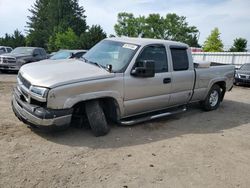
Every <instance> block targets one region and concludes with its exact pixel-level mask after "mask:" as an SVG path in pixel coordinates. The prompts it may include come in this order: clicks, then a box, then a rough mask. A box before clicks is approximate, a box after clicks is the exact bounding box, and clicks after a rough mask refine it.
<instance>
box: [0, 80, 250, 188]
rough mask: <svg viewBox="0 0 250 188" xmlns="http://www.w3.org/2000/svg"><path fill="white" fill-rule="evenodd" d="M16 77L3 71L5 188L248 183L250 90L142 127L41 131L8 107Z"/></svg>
mask: <svg viewBox="0 0 250 188" xmlns="http://www.w3.org/2000/svg"><path fill="white" fill-rule="evenodd" d="M14 77H15V75H8V76H7V77H6V75H0V187H115V188H116V187H129V188H130V187H199V188H200V187H227V188H228V187H246V188H247V187H249V185H250V115H249V114H250V88H247V87H236V88H234V89H233V91H232V92H230V93H227V95H226V98H225V101H224V102H223V103H222V105H221V107H220V108H219V109H218V110H217V111H213V112H203V111H201V110H200V109H199V108H198V106H196V105H194V106H192V107H190V109H189V110H188V112H186V113H183V114H179V115H175V116H171V117H168V118H163V119H160V120H158V121H153V122H147V123H144V124H140V125H136V126H131V127H119V126H112V130H111V132H110V134H108V135H107V136H105V137H100V138H96V137H94V136H92V135H91V132H90V131H89V130H82V129H77V128H70V129H68V130H67V131H65V132H60V133H37V132H33V131H31V130H30V129H29V128H27V127H26V126H25V125H24V124H23V123H21V122H20V121H19V120H18V119H17V118H16V117H15V116H14V114H13V113H12V110H11V107H10V100H11V90H12V87H13V85H14V84H15V83H13V81H14V80H15V78H14Z"/></svg>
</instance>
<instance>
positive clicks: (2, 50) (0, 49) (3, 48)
mask: <svg viewBox="0 0 250 188" xmlns="http://www.w3.org/2000/svg"><path fill="white" fill-rule="evenodd" d="M12 50H13V49H12V48H11V47H8V46H0V54H5V53H10V52H11V51H12Z"/></svg>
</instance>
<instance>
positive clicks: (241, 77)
mask: <svg viewBox="0 0 250 188" xmlns="http://www.w3.org/2000/svg"><path fill="white" fill-rule="evenodd" d="M234 83H235V85H239V84H250V63H246V64H244V65H242V66H241V67H240V68H239V69H238V70H236V71H235V80H234Z"/></svg>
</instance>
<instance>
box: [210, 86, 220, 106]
mask: <svg viewBox="0 0 250 188" xmlns="http://www.w3.org/2000/svg"><path fill="white" fill-rule="evenodd" d="M218 100H219V93H218V91H216V90H214V91H212V92H211V94H210V98H209V104H210V106H212V107H214V106H216V104H217V103H218Z"/></svg>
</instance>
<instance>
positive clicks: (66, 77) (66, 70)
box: [19, 59, 114, 88]
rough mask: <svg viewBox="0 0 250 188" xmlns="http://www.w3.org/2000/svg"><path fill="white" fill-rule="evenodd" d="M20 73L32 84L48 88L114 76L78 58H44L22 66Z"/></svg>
mask: <svg viewBox="0 0 250 188" xmlns="http://www.w3.org/2000/svg"><path fill="white" fill-rule="evenodd" d="M19 74H21V75H22V76H23V77H24V78H25V79H27V80H28V81H29V82H30V83H31V84H32V85H36V86H42V87H47V88H54V87H57V86H60V85H65V84H70V83H76V82H81V81H90V80H96V79H103V78H109V77H114V73H109V72H108V71H106V70H104V69H102V68H100V67H98V66H95V65H92V64H88V63H85V62H83V61H80V60H76V59H68V60H44V61H40V62H36V63H31V64H26V65H24V66H22V67H21V69H20V71H19Z"/></svg>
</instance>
